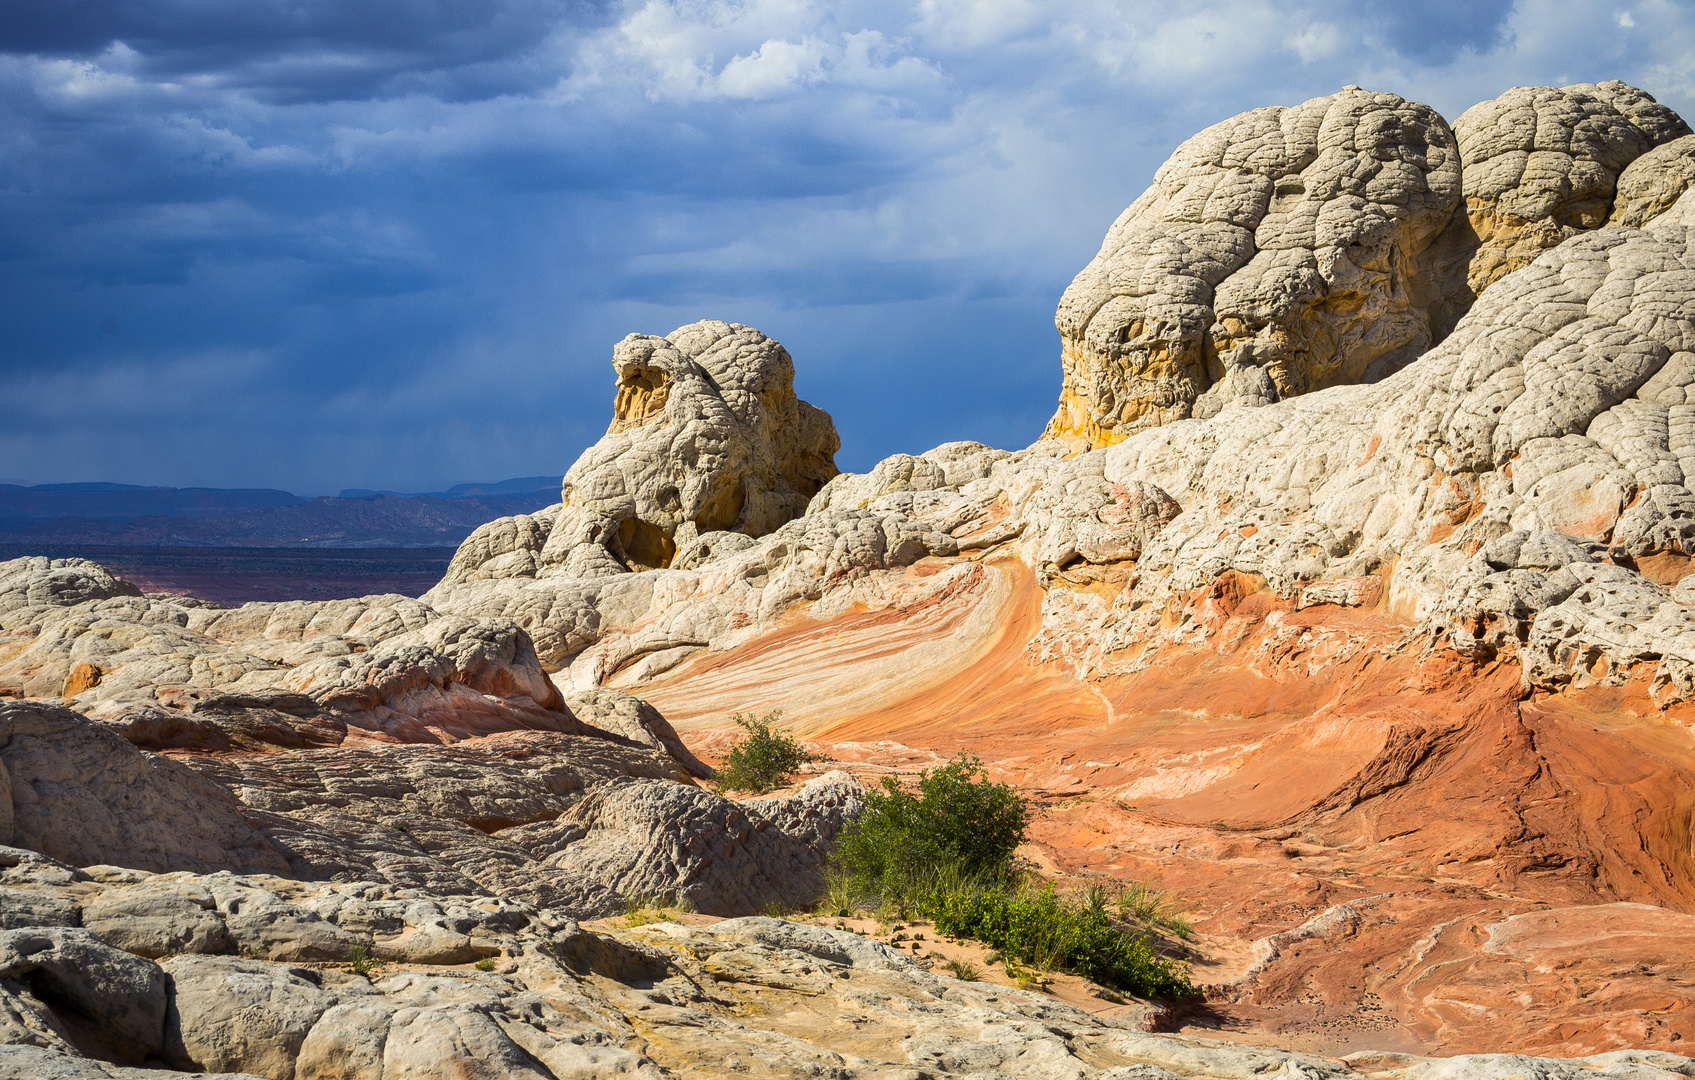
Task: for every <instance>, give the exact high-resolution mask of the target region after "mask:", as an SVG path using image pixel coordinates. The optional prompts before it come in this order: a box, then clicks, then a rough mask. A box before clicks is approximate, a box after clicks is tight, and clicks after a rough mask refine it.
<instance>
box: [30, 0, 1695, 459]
mask: <svg viewBox="0 0 1695 1080" xmlns="http://www.w3.org/2000/svg"><path fill="white" fill-rule="evenodd" d="M1692 61H1695V12H1691V10H1690V9H1689V8H1688V7H1686V6H1684V5H1682V4H1674V3H1669V2H1665V0H1660V2H1654V3H1634V4H1630V5H1628V6H1619V5H1617V4H1599V3H1587V2H1584V0H1572V2H1554V0H1520V2H1519V3H1517V4H1507V3H1499V2H1494V3H1491V2H1482V3H1468V2H1465V0H1430V2H1425V3H1401V2H1395V0H1366V2H1363V3H1356V4H1354V5H1349V6H1347V7H1346V8H1345V9H1343V8H1341V7H1339V6H1338V5H1334V4H1317V3H1312V4H1302V3H1275V4H1274V3H1268V2H1254V0H1217V2H1204V0H1197V2H1188V3H1172V4H1162V5H1152V4H1143V3H1130V2H1125V3H1118V2H1107V0H1070V2H1066V3H1058V2H1040V0H919V2H917V3H912V2H906V3H896V2H892V0H890V2H879V0H844V2H838V3H829V4H825V3H809V2H806V0H745V2H726V0H626V2H592V0H581V2H573V0H334V2H332V0H290V2H287V3H284V2H283V0H254V2H251V3H244V4H228V3H221V2H216V0H152V2H134V0H129V2H124V0H20V2H19V3H18V4H16V5H14V6H13V7H12V8H10V9H8V17H7V20H6V21H5V25H4V27H3V28H0V289H3V290H4V295H5V296H6V297H7V302H6V303H5V304H0V342H3V343H4V344H3V345H0V400H4V401H5V402H6V405H7V414H8V415H7V421H6V423H4V424H0V480H13V481H27V482H47V481H58V480H88V479H106V480H118V481H127V482H132V483H168V484H177V485H184V484H221V485H264V486H276V487H284V488H290V489H293V490H297V491H303V492H308V493H311V492H318V491H333V490H337V489H339V488H342V487H374V488H400V489H407V488H410V489H417V490H424V489H434V488H439V487H441V486H443V485H444V484H447V483H452V482H456V481H461V480H468V479H478V478H497V477H500V476H507V475H528V474H533V473H539V472H550V471H551V472H562V471H563V470H564V469H565V467H566V466H567V465H569V464H570V462H571V461H572V460H573V459H574V458H575V456H576V455H577V453H578V452H579V451H580V450H581V449H582V447H583V446H585V445H586V444H587V443H589V442H591V441H593V439H594V438H596V437H597V436H598V435H599V433H600V432H601V430H603V429H604V426H605V423H606V421H607V419H608V416H609V411H610V398H611V393H610V384H611V373H610V370H609V368H608V366H607V358H608V357H609V355H610V350H611V345H612V343H613V342H614V341H616V340H617V339H618V338H620V337H622V336H623V335H624V334H625V333H628V332H630V331H640V332H644V333H665V332H667V331H669V330H671V329H672V328H674V327H675V326H677V325H680V324H682V323H686V322H690V321H693V320H695V319H699V318H708V317H710V318H723V319H727V320H730V321H738V322H746V323H751V324H752V325H755V326H758V327H760V328H761V329H763V330H765V331H766V332H767V333H770V334H772V335H773V336H775V337H777V338H778V339H779V340H781V341H783V342H784V343H785V344H786V345H787V346H788V347H789V349H790V351H791V352H792V353H793V354H794V356H795V358H796V363H797V367H798V370H799V375H798V379H797V386H798V389H799V390H800V392H801V394H802V396H804V397H806V398H808V399H809V400H811V401H813V402H814V403H816V404H819V405H821V406H823V407H824V408H826V409H828V410H829V411H830V412H831V413H832V414H833V415H834V416H835V417H836V419H837V423H838V426H839V427H840V429H841V431H842V434H843V438H844V442H845V446H844V449H843V452H842V454H841V455H840V458H839V460H840V462H841V464H842V465H843V466H844V467H848V468H864V467H866V466H868V465H869V464H870V463H872V462H874V461H876V460H877V459H878V458H880V457H882V456H884V455H886V454H888V453H893V452H895V451H897V450H905V451H918V450H922V449H925V448H927V447H929V446H932V445H934V444H936V443H938V442H942V441H945V440H948V439H957V438H976V439H981V440H983V441H987V442H992V443H998V444H1001V445H1008V446H1011V445H1023V444H1025V443H1027V442H1029V441H1030V440H1032V439H1033V438H1034V437H1035V436H1036V435H1037V434H1038V432H1039V431H1040V429H1041V425H1042V423H1043V421H1044V420H1045V419H1046V417H1047V415H1048V414H1049V413H1050V412H1051V409H1052V404H1053V400H1054V397H1055V395H1056V393H1057V390H1058V384H1059V368H1058V362H1057V356H1056V352H1057V345H1056V339H1055V335H1054V332H1053V329H1052V312H1053V305H1054V303H1055V301H1056V300H1057V298H1058V296H1059V293H1060V292H1061V291H1062V290H1063V289H1064V287H1065V284H1066V283H1067V282H1068V281H1069V280H1070V277H1071V275H1072V274H1073V273H1075V272H1076V270H1077V269H1079V268H1080V267H1081V266H1082V265H1083V264H1084V263H1085V262H1086V261H1087V260H1088V258H1089V257H1090V256H1091V255H1092V254H1093V252H1094V249H1095V247H1096V246H1097V245H1098V243H1099V241H1100V237H1101V235H1102V234H1103V233H1104V232H1105V230H1106V226H1107V225H1108V224H1109V223H1110V222H1111V220H1112V219H1113V217H1115V216H1116V215H1117V213H1118V212H1119V211H1120V210H1121V209H1122V208H1123V207H1124V206H1125V205H1127V204H1128V203H1129V202H1130V200H1131V199H1133V198H1134V197H1135V196H1136V195H1137V194H1138V193H1139V192H1140V191H1141V189H1142V188H1143V187H1144V186H1146V184H1147V182H1148V180H1149V178H1150V177H1151V175H1152V173H1153V170H1154V168H1155V167H1157V165H1158V164H1159V162H1160V161H1161V160H1163V159H1164V157H1165V156H1166V155H1167V154H1168V153H1170V151H1171V149H1172V148H1173V147H1174V146H1175V145H1176V144H1177V143H1178V142H1180V141H1181V140H1182V139H1183V138H1185V137H1187V136H1188V135H1190V134H1192V133H1193V132H1195V131H1197V130H1199V129H1200V128H1202V127H1204V126H1206V125H1207V124H1210V123H1213V122H1215V121H1217V120H1220V119H1222V118H1224V117H1226V116H1229V115H1231V114H1233V113H1235V112H1239V111H1241V110H1243V109H1247V108H1252V107H1255V106H1259V105H1267V104H1279V103H1282V104H1292V103H1295V102H1298V101H1301V100H1304V99H1305V98H1308V97H1312V96H1315V95H1319V94H1325V93H1331V92H1334V91H1335V90H1336V89H1338V88H1340V87H1341V86H1342V85H1344V84H1349V83H1356V84H1360V85H1364V86H1368V87H1373V88H1381V89H1386V90H1392V91H1395V92H1397V93H1400V94H1403V95H1405V96H1407V97H1412V98H1417V99H1419V100H1423V101H1427V102H1429V103H1430V104H1432V105H1434V106H1435V107H1436V108H1438V109H1439V110H1441V111H1442V112H1443V113H1444V114H1445V115H1447V116H1448V117H1450V118H1452V117H1454V116H1457V115H1458V114H1459V112H1461V111H1463V110H1464V109H1465V108H1466V107H1467V106H1469V105H1470V104H1472V103H1473V102H1475V101H1478V100H1481V99H1484V98H1488V97H1493V96H1494V95H1496V94H1498V93H1499V92H1500V91H1502V90H1503V89H1505V88H1507V87H1509V86H1512V85H1515V84H1539V83H1549V84H1555V85H1559V84H1564V83H1570V82H1578V81H1588V80H1594V79H1603V78H1622V79H1625V80H1626V81H1629V82H1633V83H1636V84H1637V85H1640V86H1643V87H1645V88H1646V89H1648V90H1649V91H1651V92H1652V93H1654V94H1655V95H1656V96H1658V97H1660V98H1661V100H1663V101H1666V102H1668V103H1669V104H1671V105H1672V106H1673V107H1674V108H1677V109H1679V110H1680V111H1683V112H1685V113H1686V114H1691V113H1695V82H1692V78H1695V77H1692V76H1691V74H1690V73H1691V72H1695V62H1692Z"/></svg>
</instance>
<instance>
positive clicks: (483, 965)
mask: <svg viewBox="0 0 1695 1080" xmlns="http://www.w3.org/2000/svg"><path fill="white" fill-rule="evenodd" d="M471 966H472V967H474V968H476V969H477V970H478V971H493V970H494V961H493V960H491V959H489V958H488V957H486V956H485V957H483V958H482V959H481V960H478V961H477V962H476V963H475V964H472V965H471Z"/></svg>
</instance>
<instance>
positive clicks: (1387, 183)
mask: <svg viewBox="0 0 1695 1080" xmlns="http://www.w3.org/2000/svg"><path fill="white" fill-rule="evenodd" d="M1460 196H1461V180H1460V155H1459V153H1458V152H1457V151H1456V148H1455V145H1454V137H1453V134H1452V133H1451V132H1450V131H1449V130H1448V126H1447V124H1446V123H1444V122H1443V120H1442V118H1441V117H1440V116H1439V115H1437V113H1436V112H1435V111H1434V110H1432V109H1431V108H1429V107H1428V106H1426V105H1421V104H1418V103H1416V102H1409V101H1405V100H1403V99H1401V98H1399V97H1396V96H1395V95H1393V94H1381V93H1372V92H1368V91H1364V90H1360V89H1358V88H1352V89H1348V90H1344V91H1343V92H1342V93H1340V94H1336V95H1333V96H1331V97H1327V98H1315V99H1313V100H1312V101H1308V102H1306V103H1304V104H1302V105H1298V106H1295V107H1293V108H1282V107H1274V108H1266V109H1255V110H1253V111H1251V112H1246V113H1243V114H1241V115H1239V116H1235V117H1232V118H1231V119H1229V120H1226V121H1224V122H1223V123H1221V124H1218V125H1215V126H1214V127H1211V128H1208V129H1207V130H1206V131H1204V132H1202V133H1201V134H1199V135H1196V136H1195V137H1194V138H1192V139H1190V140H1189V141H1188V142H1186V143H1184V144H1183V145H1182V146H1181V147H1179V148H1178V149H1177V152H1176V153H1175V154H1173V155H1172V156H1171V158H1170V159H1169V160H1168V161H1167V162H1166V163H1165V164H1164V165H1163V166H1161V167H1160V170H1159V172H1158V173H1157V174H1156V175H1155V177H1154V183H1153V186H1152V187H1150V188H1149V189H1148V190H1147V192H1145V193H1144V194H1143V195H1142V196H1141V197H1140V198H1139V199H1137V200H1136V201H1135V202H1134V203H1132V204H1131V206H1130V208H1129V209H1127V210H1126V211H1125V212H1124V213H1123V214H1122V215H1120V217H1119V219H1118V220H1117V221H1116V222H1114V223H1113V226H1112V228H1111V229H1110V230H1109V231H1108V232H1107V237H1106V240H1105V242H1104V243H1103V244H1102V245H1101V250H1100V253H1099V254H1098V255H1096V256H1095V258H1094V260H1093V261H1092V262H1091V263H1090V264H1089V265H1088V266H1087V267H1086V268H1084V270H1083V271H1082V272H1081V273H1080V274H1078V275H1077V278H1076V279H1075V280H1074V281H1073V282H1072V283H1071V286H1070V287H1069V288H1068V289H1066V291H1065V296H1064V298H1063V299H1061V301H1060V305H1059V313H1058V315H1057V317H1056V323H1057V325H1058V327H1059V332H1060V338H1061V341H1062V344H1063V357H1064V366H1065V386H1064V389H1063V390H1062V392H1061V397H1060V408H1059V411H1058V412H1057V413H1056V414H1055V415H1054V419H1053V421H1052V422H1051V423H1050V424H1049V425H1048V433H1049V434H1050V435H1053V436H1056V437H1059V438H1062V439H1066V440H1068V441H1070V442H1072V443H1075V444H1078V445H1082V446H1085V447H1088V446H1102V445H1106V444H1109V443H1112V442H1116V441H1118V440H1119V439H1122V438H1124V437H1125V436H1126V435H1128V434H1129V433H1130V432H1133V431H1138V430H1141V429H1143V428H1148V427H1154V426H1157V425H1159V424H1163V423H1167V422H1169V421H1172V420H1180V419H1183V418H1186V417H1189V416H1192V415H1194V416H1210V415H1213V414H1215V413H1216V412H1217V411H1218V410H1219V409H1220V408H1221V407H1223V406H1224V405H1225V404H1227V403H1231V402H1236V401H1243V402H1247V403H1252V404H1262V403H1265V402H1269V401H1277V400H1281V399H1283V398H1287V397H1292V396H1294V395H1297V394H1303V393H1307V392H1309V391H1312V390H1317V389H1321V388H1323V387H1326V386H1335V385H1338V384H1343V383H1356V382H1360V381H1362V380H1365V381H1371V380H1375V379H1376V378H1380V377H1382V376H1383V375H1385V374H1387V373H1389V372H1391V371H1394V370H1396V369H1397V368H1398V367H1400V366H1402V365H1404V364H1406V363H1407V362H1408V361H1410V360H1411V359H1412V358H1413V357H1415V356H1417V355H1418V354H1419V353H1421V352H1423V351H1424V350H1425V349H1426V348H1428V347H1429V345H1430V344H1431V342H1432V341H1433V340H1434V339H1435V336H1436V332H1435V331H1433V329H1432V325H1431V322H1432V313H1431V310H1430V309H1431V307H1432V305H1433V304H1435V303H1437V302H1438V300H1439V299H1440V297H1441V294H1442V291H1443V290H1442V288H1441V283H1440V282H1439V281H1437V280H1436V279H1435V276H1434V274H1433V271H1432V267H1431V266H1430V265H1429V262H1428V260H1427V259H1426V252H1427V250H1428V249H1429V248H1430V245H1431V242H1432V241H1433V240H1435V239H1436V237H1437V235H1438V234H1439V233H1440V232H1441V231H1442V230H1443V228H1444V227H1445V226H1446V225H1447V223H1448V219H1449V217H1450V216H1451V214H1452V212H1453V210H1454V207H1455V206H1456V205H1458V203H1459V201H1460ZM1440 320H1441V317H1440V316H1438V322H1440Z"/></svg>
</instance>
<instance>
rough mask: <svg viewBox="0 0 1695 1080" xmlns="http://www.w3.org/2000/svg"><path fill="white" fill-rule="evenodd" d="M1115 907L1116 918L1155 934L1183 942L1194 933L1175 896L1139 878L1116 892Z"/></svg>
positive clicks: (1186, 914)
mask: <svg viewBox="0 0 1695 1080" xmlns="http://www.w3.org/2000/svg"><path fill="white" fill-rule="evenodd" d="M1117 907H1118V917H1119V918H1120V919H1122V920H1123V921H1125V922H1126V923H1130V924H1131V925H1133V926H1139V927H1143V928H1145V929H1147V930H1150V931H1152V932H1154V933H1157V934H1164V935H1167V936H1168V937H1174V938H1177V939H1179V940H1182V941H1187V940H1189V935H1191V934H1193V933H1194V932H1195V928H1194V926H1193V925H1192V924H1191V923H1190V922H1189V916H1188V912H1187V909H1186V908H1185V907H1184V906H1183V905H1182V904H1181V903H1180V902H1179V901H1178V900H1177V898H1176V897H1174V896H1172V895H1171V894H1170V893H1168V892H1163V891H1161V890H1159V889H1156V888H1154V887H1153V886H1151V885H1149V884H1147V883H1146V882H1143V881H1138V882H1134V883H1132V884H1131V885H1130V887H1129V888H1127V889H1125V890H1124V891H1123V892H1121V893H1119V894H1118V900H1117Z"/></svg>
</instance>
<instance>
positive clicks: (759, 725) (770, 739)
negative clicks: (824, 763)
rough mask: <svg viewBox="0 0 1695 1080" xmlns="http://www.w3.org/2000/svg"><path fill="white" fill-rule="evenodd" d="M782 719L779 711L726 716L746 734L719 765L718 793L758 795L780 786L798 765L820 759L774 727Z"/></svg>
mask: <svg viewBox="0 0 1695 1080" xmlns="http://www.w3.org/2000/svg"><path fill="white" fill-rule="evenodd" d="M782 718H783V714H782V713H781V712H769V713H766V714H765V715H764V716H760V717H754V716H743V715H742V714H741V713H736V714H735V715H733V716H731V717H730V719H731V720H734V721H735V722H736V726H737V727H739V728H741V729H742V730H743V731H745V732H747V735H746V737H744V738H743V739H742V741H741V742H739V743H737V744H736V745H735V746H734V747H732V748H731V750H730V754H729V756H728V757H726V758H725V759H724V764H723V765H721V766H719V768H718V783H717V785H716V786H715V787H714V788H713V790H714V791H716V792H717V793H718V794H720V795H722V794H724V793H725V792H726V791H746V792H750V793H752V794H754V795H758V794H760V793H762V792H766V791H770V790H771V789H772V788H777V787H782V786H784V785H785V784H787V783H788V782H789V781H791V780H793V779H794V776H795V773H797V772H799V771H800V767H801V766H802V765H805V764H807V763H808V762H813V761H818V760H820V759H819V757H818V755H817V754H814V753H813V752H812V751H810V750H808V749H807V748H806V747H804V746H802V745H801V743H800V740H799V739H797V738H795V737H794V736H793V735H788V734H785V733H783V732H781V731H778V730H777V729H776V725H777V722H778V721H780V720H781V719H782Z"/></svg>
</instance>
